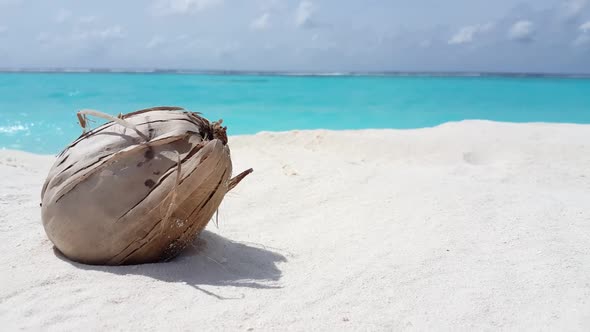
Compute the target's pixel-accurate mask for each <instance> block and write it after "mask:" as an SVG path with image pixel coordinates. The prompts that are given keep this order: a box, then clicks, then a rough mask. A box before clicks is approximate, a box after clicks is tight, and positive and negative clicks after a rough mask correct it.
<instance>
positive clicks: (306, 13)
mask: <svg viewBox="0 0 590 332" xmlns="http://www.w3.org/2000/svg"><path fill="white" fill-rule="evenodd" d="M315 11H316V8H315V6H314V4H313V3H312V2H311V1H307V0H304V1H301V2H300V3H299V6H297V9H296V10H295V25H297V26H298V27H300V28H305V27H308V28H309V27H312V26H313V25H314V24H313V20H312V17H313V14H314V12H315Z"/></svg>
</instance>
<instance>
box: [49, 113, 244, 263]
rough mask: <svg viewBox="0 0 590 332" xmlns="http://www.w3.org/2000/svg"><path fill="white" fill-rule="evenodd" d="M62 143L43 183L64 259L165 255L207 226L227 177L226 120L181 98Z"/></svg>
mask: <svg viewBox="0 0 590 332" xmlns="http://www.w3.org/2000/svg"><path fill="white" fill-rule="evenodd" d="M88 115H94V116H99V117H103V118H107V119H109V120H111V121H110V122H108V123H105V124H104V125H102V126H99V127H97V128H96V129H94V130H91V131H89V132H86V130H84V133H83V134H82V135H81V136H80V137H79V138H78V139H76V140H75V141H74V142H73V143H71V144H70V145H69V146H68V147H66V148H65V150H63V151H62V152H61V153H60V154H59V155H58V157H57V161H56V162H55V164H54V165H53V167H52V168H51V170H50V171H49V175H48V176H47V180H46V181H45V185H44V186H43V190H42V192H41V199H42V209H41V213H42V220H43V226H44V228H45V232H46V233H47V236H48V237H49V239H50V240H51V242H53V244H54V245H55V247H56V248H57V249H58V250H59V251H60V252H61V253H63V255H65V256H66V257H68V258H69V259H71V260H74V261H77V262H81V263H86V264H101V265H102V264H104V265H122V264H140V263H150V262H158V261H165V260H169V259H171V258H173V257H175V256H176V255H178V254H179V253H180V252H181V251H182V250H183V249H184V248H185V247H186V246H187V245H189V244H190V243H191V242H192V241H193V240H194V239H195V237H196V236H198V234H199V233H200V232H201V231H202V230H203V229H204V228H205V226H206V225H207V223H208V222H209V220H211V218H212V217H213V215H214V213H215V212H216V211H217V209H218V207H219V205H220V204H221V201H222V199H223V197H224V195H225V194H226V193H227V192H228V191H229V190H231V189H232V188H233V187H235V186H236V185H237V184H238V183H239V182H240V181H241V180H242V179H243V178H244V177H245V176H246V175H248V174H249V173H250V172H251V171H252V170H251V169H249V170H247V171H245V172H242V173H241V174H240V175H238V176H236V177H235V178H233V179H232V178H231V174H232V163H231V158H230V151H229V147H228V146H227V135H226V127H222V126H221V123H222V122H221V120H220V121H218V122H212V123H211V122H209V121H208V120H207V119H205V118H203V117H201V116H200V115H199V114H198V113H193V112H189V111H186V110H184V109H182V108H179V107H154V108H150V109H145V110H140V111H136V112H133V113H129V114H125V115H119V116H118V117H111V116H109V115H106V114H104V113H100V112H96V111H89V110H87V111H81V112H79V113H78V118H79V121H80V124H81V125H82V127H83V128H85V127H86V122H87V116H88Z"/></svg>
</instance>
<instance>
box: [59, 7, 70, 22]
mask: <svg viewBox="0 0 590 332" xmlns="http://www.w3.org/2000/svg"><path fill="white" fill-rule="evenodd" d="M70 17H72V12H70V11H69V10H67V9H60V10H59V11H58V12H57V14H56V15H55V22H57V23H63V22H65V21H67V20H68V19H69V18H70Z"/></svg>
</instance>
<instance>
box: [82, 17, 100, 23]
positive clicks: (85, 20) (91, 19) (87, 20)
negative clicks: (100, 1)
mask: <svg viewBox="0 0 590 332" xmlns="http://www.w3.org/2000/svg"><path fill="white" fill-rule="evenodd" d="M78 22H79V23H82V24H89V23H94V22H96V16H82V17H80V18H79V19H78Z"/></svg>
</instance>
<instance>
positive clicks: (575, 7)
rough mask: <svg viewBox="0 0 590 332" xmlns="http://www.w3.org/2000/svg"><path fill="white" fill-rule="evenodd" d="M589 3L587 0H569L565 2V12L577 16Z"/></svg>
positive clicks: (569, 15)
mask: <svg viewBox="0 0 590 332" xmlns="http://www.w3.org/2000/svg"><path fill="white" fill-rule="evenodd" d="M587 4H588V1H587V0H568V1H566V2H565V3H564V6H565V14H566V16H567V17H575V16H578V15H579V14H580V13H581V12H582V10H583V9H584V8H586V5H587Z"/></svg>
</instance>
